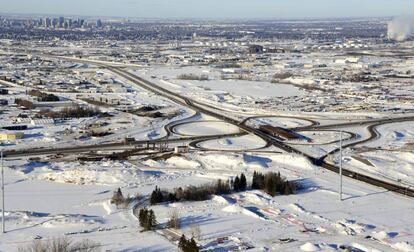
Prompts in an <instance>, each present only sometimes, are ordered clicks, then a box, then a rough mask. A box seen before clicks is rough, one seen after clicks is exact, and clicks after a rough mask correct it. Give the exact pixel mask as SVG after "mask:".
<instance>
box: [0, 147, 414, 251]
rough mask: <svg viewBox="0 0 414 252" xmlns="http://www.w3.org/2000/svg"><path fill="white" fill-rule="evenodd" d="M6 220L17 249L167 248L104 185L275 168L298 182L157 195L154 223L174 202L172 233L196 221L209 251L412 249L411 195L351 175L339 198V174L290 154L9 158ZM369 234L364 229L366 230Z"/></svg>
mask: <svg viewBox="0 0 414 252" xmlns="http://www.w3.org/2000/svg"><path fill="white" fill-rule="evenodd" d="M5 164H6V167H7V168H6V211H7V212H6V228H7V231H8V232H7V233H6V234H5V235H3V237H2V238H1V240H0V249H1V250H3V251H15V250H16V248H17V247H18V246H22V245H25V244H28V243H30V242H31V240H32V239H33V238H34V237H38V238H40V237H42V238H43V239H48V238H51V237H56V236H65V237H69V238H71V239H74V240H81V239H84V238H88V239H91V240H94V241H97V242H100V243H101V245H102V246H103V248H104V249H105V250H110V251H120V250H122V251H137V250H138V251H139V250H146V251H174V250H175V249H176V245H174V244H171V243H170V242H169V241H168V240H167V239H165V238H164V237H163V236H162V235H161V234H159V233H156V232H144V233H140V232H139V228H138V222H137V220H136V218H135V217H134V216H133V215H132V211H131V209H130V208H127V209H116V208H115V207H114V206H113V205H111V204H110V203H109V201H108V200H109V198H110V197H111V196H112V191H113V190H115V189H116V188H117V187H121V188H122V190H123V192H124V194H127V193H129V194H131V195H135V194H136V193H139V194H141V195H146V194H149V193H150V192H151V191H152V190H153V189H154V187H155V186H156V185H157V186H159V187H161V188H175V187H178V186H186V185H197V184H203V183H206V182H211V181H213V180H215V179H218V178H221V179H227V178H229V177H232V176H235V175H237V174H240V172H244V173H245V174H246V175H247V177H248V180H250V179H251V176H252V173H253V171H261V172H264V173H265V172H268V171H280V172H281V173H282V174H283V175H285V176H287V178H288V179H290V180H299V181H301V183H302V184H303V185H304V189H302V190H300V191H299V192H298V194H296V195H291V196H276V197H271V196H269V195H267V194H264V193H263V192H260V191H248V192H243V193H235V194H231V195H227V196H215V197H213V198H212V199H211V200H207V201H202V202H178V203H173V204H161V205H157V206H153V207H151V208H152V209H154V211H155V213H156V216H157V220H158V221H159V222H160V223H164V222H166V221H167V219H168V217H169V215H170V213H171V212H172V211H173V210H174V209H176V210H178V213H179V215H180V218H181V221H182V228H181V229H180V230H179V231H178V232H179V233H185V234H186V235H187V236H191V233H192V232H193V230H194V227H195V226H198V227H199V229H200V230H201V239H200V241H199V243H200V244H201V245H202V246H203V248H205V249H209V250H219V251H220V250H225V251H227V250H237V249H238V248H243V247H244V248H247V247H254V251H263V250H269V251H319V250H321V251H338V250H340V249H339V247H340V246H351V247H354V248H359V249H361V250H363V251H412V250H413V245H414V218H413V217H414V215H413V212H414V202H413V201H412V200H411V199H407V198H404V197H402V196H398V195H395V194H393V193H391V192H386V191H384V190H382V189H379V188H375V187H372V186H369V185H366V184H362V183H359V182H355V181H353V180H350V179H345V180H344V199H345V200H344V201H342V202H340V201H339V200H338V194H337V190H338V183H337V179H338V178H337V176H336V175H334V174H332V173H330V172H325V171H324V170H321V169H319V168H317V167H314V166H313V165H312V164H310V163H309V162H308V161H307V160H306V159H305V158H302V157H300V156H295V155H291V154H266V153H261V154H260V153H245V154H232V153H228V154H225V153H221V152H194V153H189V154H185V155H183V156H176V157H172V158H170V159H167V160H165V161H156V160H151V159H149V160H147V161H142V160H131V161H130V162H127V161H123V162H119V161H103V162H97V163H88V162H86V163H83V164H79V163H78V162H76V161H74V162H65V163H62V162H47V163H38V162H37V163H36V162H31V161H28V160H25V159H23V160H8V161H6V162H5ZM367 237H370V238H367Z"/></svg>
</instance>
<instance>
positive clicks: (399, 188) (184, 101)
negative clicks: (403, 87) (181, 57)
mask: <svg viewBox="0 0 414 252" xmlns="http://www.w3.org/2000/svg"><path fill="white" fill-rule="evenodd" d="M101 66H102V65H101ZM107 69H109V70H110V71H112V72H114V73H115V74H118V75H119V76H122V77H124V78H125V79H127V80H129V81H131V82H132V83H134V84H136V85H137V86H139V87H141V88H144V89H146V90H149V91H152V92H154V93H156V94H159V95H162V96H164V97H167V98H169V99H171V100H172V101H174V102H177V103H179V104H181V105H184V106H187V107H189V108H191V109H194V110H196V111H199V112H201V113H204V114H206V115H209V116H212V117H215V118H217V119H221V120H223V121H225V122H227V123H230V124H233V125H236V126H238V127H239V128H240V129H241V130H243V131H245V132H248V133H252V134H255V135H257V136H259V137H261V138H262V139H264V140H265V141H266V142H268V143H271V144H273V145H274V146H276V147H278V148H280V149H282V150H284V151H286V152H291V153H297V154H301V155H303V156H305V157H307V158H308V159H309V160H310V161H311V162H312V163H314V164H315V165H318V166H321V167H323V168H325V169H327V170H329V171H332V172H335V173H339V167H337V166H335V165H333V164H328V163H327V162H325V161H324V158H322V159H317V158H314V157H312V156H310V155H308V154H306V153H304V152H302V151H300V150H297V149H295V148H293V147H291V146H289V145H287V144H285V143H283V142H280V141H277V140H276V139H274V138H273V137H271V136H270V135H268V134H266V133H264V132H262V131H260V130H258V129H256V128H253V127H249V126H247V125H245V124H243V123H242V122H239V121H237V120H235V119H233V118H230V117H228V116H225V115H223V114H219V113H218V112H215V111H212V110H210V109H207V108H206V107H209V108H211V106H205V105H204V104H202V103H200V102H197V101H194V100H192V99H189V98H187V97H184V96H182V95H179V94H176V93H174V92H172V91H170V90H167V89H165V88H163V87H160V86H158V85H156V84H154V83H151V82H149V81H147V80H145V79H143V78H141V77H139V76H136V75H134V74H132V73H130V72H128V71H125V70H124V69H119V68H115V67H107ZM411 120H414V117H406V118H400V119H390V118H387V119H380V120H372V121H370V123H373V122H374V123H384V122H394V121H411ZM360 123H361V122H353V123H347V124H346V125H357V124H360ZM363 123H365V122H363ZM342 125H344V124H342ZM311 127H315V128H316V127H317V126H311ZM329 127H332V125H330V126H329ZM318 128H319V127H318ZM370 128H371V127H370ZM371 130H373V128H371ZM342 172H343V175H344V176H346V177H349V178H353V179H356V180H359V181H362V182H365V183H368V184H371V185H374V186H378V187H382V188H385V189H387V190H390V191H393V192H396V193H399V194H402V195H406V196H409V197H414V188H410V187H407V186H403V185H399V184H394V183H391V182H387V181H383V180H380V179H377V178H373V177H370V176H367V175H365V174H362V173H358V172H354V171H351V170H348V169H343V171H342Z"/></svg>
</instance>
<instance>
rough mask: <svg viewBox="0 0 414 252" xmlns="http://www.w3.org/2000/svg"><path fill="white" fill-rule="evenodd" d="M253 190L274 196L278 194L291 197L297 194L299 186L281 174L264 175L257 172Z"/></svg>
mask: <svg viewBox="0 0 414 252" xmlns="http://www.w3.org/2000/svg"><path fill="white" fill-rule="evenodd" d="M252 189H258V190H263V191H265V192H266V193H268V194H270V195H272V196H276V194H283V195H289V194H293V193H295V191H296V189H297V185H296V184H295V183H294V182H290V181H288V180H286V179H285V178H284V177H282V176H281V175H280V172H277V173H276V172H269V173H267V174H265V175H264V174H262V173H260V172H256V171H255V172H254V173H253V179H252Z"/></svg>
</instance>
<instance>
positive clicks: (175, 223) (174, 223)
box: [167, 210, 181, 229]
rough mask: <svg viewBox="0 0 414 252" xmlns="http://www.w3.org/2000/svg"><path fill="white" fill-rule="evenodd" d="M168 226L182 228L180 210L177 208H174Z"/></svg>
mask: <svg viewBox="0 0 414 252" xmlns="http://www.w3.org/2000/svg"><path fill="white" fill-rule="evenodd" d="M167 226H168V228H174V229H180V228H181V220H180V216H179V215H178V212H177V211H176V210H174V211H173V212H172V213H171V214H170V219H169V220H168V223H167Z"/></svg>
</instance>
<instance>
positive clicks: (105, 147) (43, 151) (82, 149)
mask: <svg viewBox="0 0 414 252" xmlns="http://www.w3.org/2000/svg"><path fill="white" fill-rule="evenodd" d="M236 136H239V134H224V135H213V136H194V137H180V138H171V139H164V138H161V139H156V140H142V141H130V142H119V143H108V144H91V145H78V146H70V147H61V148H35V149H23V150H6V151H4V152H3V154H4V157H5V158H17V157H29V156H37V155H51V154H59V153H62V154H79V153H86V152H91V151H114V150H126V149H136V148H137V147H140V146H146V145H154V144H155V145H157V144H164V143H183V142H192V141H200V140H202V141H208V140H213V139H220V138H224V137H236Z"/></svg>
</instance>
